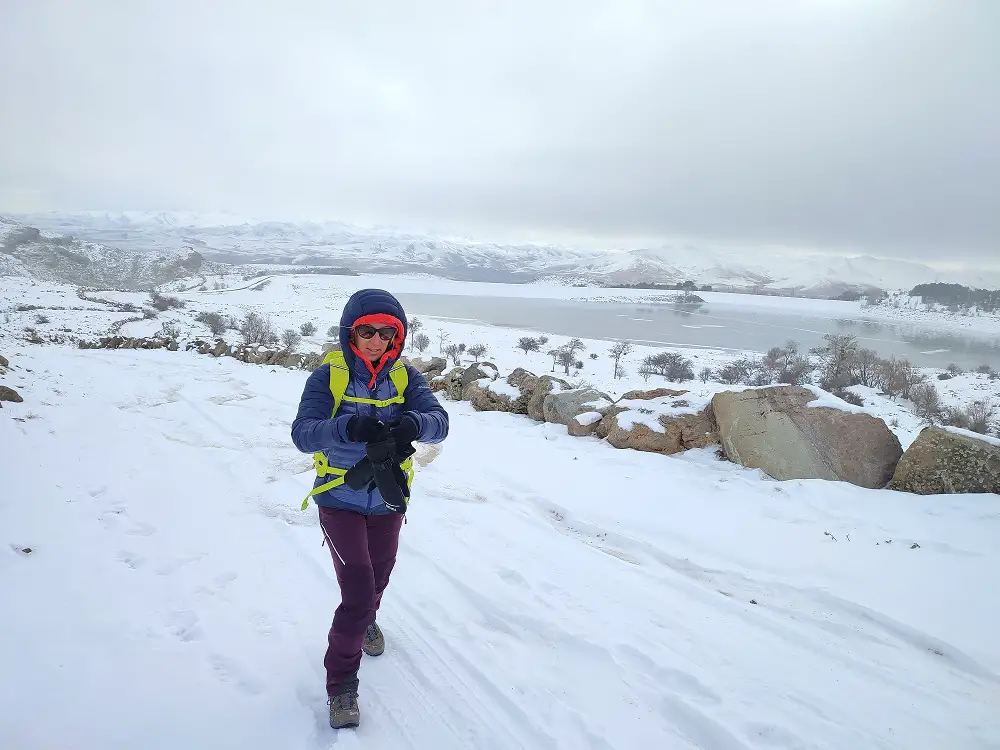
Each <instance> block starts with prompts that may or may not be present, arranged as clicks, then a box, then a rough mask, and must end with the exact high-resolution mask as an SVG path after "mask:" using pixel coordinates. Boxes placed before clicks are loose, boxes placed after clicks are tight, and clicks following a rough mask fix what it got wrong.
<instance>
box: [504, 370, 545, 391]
mask: <svg viewBox="0 0 1000 750" xmlns="http://www.w3.org/2000/svg"><path fill="white" fill-rule="evenodd" d="M507 382H508V383H510V384H511V385H512V386H514V387H515V388H520V389H521V392H522V393H523V392H524V391H525V390H528V391H534V390H535V388H536V387H537V386H538V376H537V375H535V374H534V373H531V372H528V371H527V370H525V369H524V368H523V367H518V368H516V369H515V370H514V372H512V373H511V374H510V375H508V376H507Z"/></svg>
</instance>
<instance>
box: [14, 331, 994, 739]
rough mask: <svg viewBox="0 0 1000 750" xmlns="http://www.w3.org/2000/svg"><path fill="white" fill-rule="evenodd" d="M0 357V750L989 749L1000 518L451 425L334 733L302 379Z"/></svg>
mask: <svg viewBox="0 0 1000 750" xmlns="http://www.w3.org/2000/svg"><path fill="white" fill-rule="evenodd" d="M4 347H5V349H6V352H7V354H8V356H9V357H10V359H11V363H12V365H14V366H15V367H16V369H15V370H13V371H12V375H11V376H9V377H8V380H9V381H10V383H11V385H14V386H16V387H18V388H19V389H20V390H21V393H22V395H23V396H24V397H25V403H23V404H8V405H6V406H5V408H4V410H3V412H2V414H0V428H2V435H0V444H2V445H4V446H5V450H4V451H3V453H2V454H0V472H2V476H3V477H4V480H5V481H4V485H5V492H4V502H3V503H0V535H2V537H3V538H2V540H0V541H2V544H0V600H2V601H3V602H4V626H5V627H4V638H3V639H2V640H0V663H3V664H4V665H5V669H4V670H3V675H4V677H5V679H3V680H2V681H0V702H2V704H3V705H4V711H3V713H2V714H0V746H3V747H42V746H45V747H56V746H58V747H68V746H72V747H108V748H116V747H121V748H126V747H143V748H168V747H169V748H173V747H185V746H186V747H200V746H205V745H206V744H211V745H212V746H214V747H240V748H244V749H246V750H252V749H253V748H273V747H290V748H291V747H294V748H315V747H328V746H330V744H331V743H333V742H338V743H339V742H342V743H346V746H347V747H386V748H389V747H414V748H428V749H430V748H434V749H435V750H436V749H438V748H451V747H454V748H458V747H469V746H473V747H496V748H509V747H565V748H578V747H587V746H597V747H605V748H607V747H614V748H617V747H621V748H633V747H678V748H683V747H689V748H712V749H714V748H720V747H725V748H750V747H756V746H761V743H764V745H765V746H774V743H776V742H779V743H780V744H781V746H785V747H829V748H841V747H857V748H867V747H872V748H875V747H878V748H921V747H926V748H931V747H962V748H987V747H991V746H995V744H996V742H998V741H1000V728H998V726H997V723H996V721H995V702H994V701H995V695H996V690H997V686H998V684H1000V677H998V674H997V672H998V670H1000V646H998V643H997V641H996V638H995V633H994V627H993V624H994V623H995V622H996V621H997V619H998V617H1000V603H998V601H997V599H996V597H990V596H986V595H983V592H981V591H980V589H979V587H978V586H977V585H976V584H975V582H976V581H988V580H993V579H994V578H996V576H997V575H1000V550H998V549H997V547H996V544H995V539H996V536H997V534H998V533H1000V510H998V509H997V506H996V503H995V498H994V497H991V496H981V495H980V496H976V495H969V496H950V497H919V496H913V495H903V494H898V493H893V492H889V491H867V490H861V489H859V488H855V487H851V486H849V485H844V484H839V483H829V482H822V481H794V482H784V483H780V484H777V483H773V482H769V481H762V480H761V478H760V475H759V473H758V472H750V471H746V470H743V469H740V468H739V467H736V466H733V465H730V464H726V463H722V462H718V461H714V460H709V459H708V458H707V455H703V454H707V453H710V451H693V452H691V453H690V454H685V456H684V457H681V458H672V457H671V458H668V457H663V456H657V455H651V454H642V453H639V452H634V451H617V450H615V449H613V448H611V447H610V446H608V445H607V444H605V443H600V442H597V441H585V440H580V439H577V438H572V437H569V436H568V435H566V434H565V432H564V428H563V431H562V432H561V433H560V432H559V431H558V430H556V429H553V428H556V427H559V426H555V425H536V424H535V423H534V422H532V421H531V420H528V419H526V418H524V417H520V416H516V415H508V414H500V413H477V412H475V411H473V410H472V409H471V408H470V406H469V405H468V404H465V403H460V404H459V403H451V402H446V406H447V408H448V410H449V411H450V413H451V416H452V420H453V421H452V425H453V426H452V436H451V437H450V438H449V440H448V441H447V442H446V443H445V444H444V446H443V450H442V452H441V454H440V456H439V457H438V458H437V459H436V460H435V461H434V462H433V463H431V464H430V465H429V466H426V467H425V468H423V469H421V470H419V471H418V476H417V479H416V482H415V493H414V498H413V502H412V506H411V511H410V513H409V523H408V524H407V525H406V526H405V527H404V531H403V536H402V541H401V548H400V555H399V561H398V563H397V566H396V569H395V571H394V574H393V580H392V583H391V584H390V588H389V590H388V591H387V594H386V597H385V602H384V605H383V610H382V613H381V614H380V618H379V619H380V623H381V624H382V627H383V629H384V631H385V633H386V638H387V643H388V646H387V652H386V654H385V655H384V656H382V657H380V658H379V659H369V658H367V657H366V659H365V661H364V662H363V666H362V672H361V680H362V688H361V699H360V702H361V707H362V711H363V718H362V725H361V727H360V728H359V729H358V730H356V731H347V732H342V733H340V734H339V735H336V734H335V733H333V732H332V730H330V729H329V728H328V727H327V726H326V724H325V715H324V713H325V711H326V705H325V702H324V698H325V696H324V693H323V681H322V655H323V649H324V647H325V632H326V629H327V627H328V625H329V621H330V618H331V616H332V613H333V610H334V608H335V606H336V601H337V587H336V582H335V579H334V574H333V568H332V565H331V564H330V560H329V553H328V551H327V550H326V549H325V548H324V547H322V546H321V545H320V542H321V541H322V537H321V534H320V533H319V529H318V527H317V524H316V516H315V512H314V510H310V511H308V512H306V513H300V512H299V511H297V506H298V503H299V501H300V499H301V497H302V496H303V495H304V493H305V491H306V488H307V487H308V485H309V483H310V476H311V474H310V472H309V471H308V466H309V463H310V461H309V457H308V456H305V455H302V454H299V453H297V452H296V451H295V450H294V448H293V447H292V446H291V444H290V442H289V439H288V428H289V423H290V420H291V418H292V417H293V415H294V412H295V407H296V404H297V399H298V396H299V394H300V392H301V387H302V385H303V382H304V380H305V377H306V373H302V372H295V371H286V370H283V369H280V368H266V367H256V366H253V365H245V364H242V363H239V362H236V361H234V360H231V359H228V358H222V359H213V358H210V357H204V356H198V355H195V354H191V353H183V352H178V353H171V352H165V351H94V350H87V351H81V350H75V349H70V348H66V347H32V346H28V345H20V344H16V343H15V344H12V343H11V342H10V341H7V342H5V343H4ZM28 370H30V371H31V372H30V373H29V372H28ZM67 445H72V446H73V447H72V450H71V451H70V452H67V449H66V446H67ZM482 446H490V447H491V450H483V449H482ZM499 456H502V457H503V458H502V460H499V459H498V457H499ZM67 462H68V465H69V466H70V467H71V470H69V471H67ZM663 487H671V488H683V490H682V491H675V490H672V491H670V492H663V490H662V488H663ZM825 532H829V533H830V534H831V535H832V537H830V536H827V535H826V533H825ZM834 537H835V538H836V540H837V541H834V540H833V538H834ZM848 537H849V540H848ZM889 540H892V541H891V543H890V542H889ZM913 542H918V543H919V544H920V547H919V548H918V549H911V546H912V544H913ZM27 548H30V549H31V550H32V552H31V553H24V552H22V551H20V550H23V549H27ZM112 701H113V702H114V706H115V711H114V712H113V713H112V712H109V711H108V710H107V707H108V705H110V704H111V702H112ZM165 717H169V720H164V718H165Z"/></svg>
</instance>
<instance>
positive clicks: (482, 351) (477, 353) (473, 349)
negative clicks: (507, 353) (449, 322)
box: [459, 344, 490, 362]
mask: <svg viewBox="0 0 1000 750" xmlns="http://www.w3.org/2000/svg"><path fill="white" fill-rule="evenodd" d="M459 346H460V347H461V345H459ZM489 350H490V348H489V347H488V346H486V344H473V345H472V346H470V347H469V356H470V357H472V358H473V359H475V360H476V362H478V361H479V360H480V359H481V358H482V357H484V356H486V352H488V351H489Z"/></svg>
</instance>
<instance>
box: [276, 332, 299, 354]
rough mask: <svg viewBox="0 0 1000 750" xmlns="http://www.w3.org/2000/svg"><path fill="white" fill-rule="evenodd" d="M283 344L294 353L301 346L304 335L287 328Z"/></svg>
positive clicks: (282, 335) (283, 334) (282, 338)
mask: <svg viewBox="0 0 1000 750" xmlns="http://www.w3.org/2000/svg"><path fill="white" fill-rule="evenodd" d="M281 343H282V344H284V346H285V348H286V349H287V350H288V351H290V352H294V351H295V350H296V349H297V348H298V346H299V344H301V343H302V334H300V333H299V332H298V331H295V330H293V329H291V328H286V329H285V331H284V333H282V334H281Z"/></svg>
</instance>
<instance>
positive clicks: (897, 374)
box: [877, 358, 925, 398]
mask: <svg viewBox="0 0 1000 750" xmlns="http://www.w3.org/2000/svg"><path fill="white" fill-rule="evenodd" d="M877 373H878V384H879V387H881V389H882V390H883V391H884V392H885V393H887V394H888V395H889V396H890V397H892V398H896V396H902V397H903V398H910V396H911V394H912V391H913V386H915V385H917V384H918V383H921V382H923V381H924V380H925V376H924V375H923V374H922V373H921V372H920V371H919V370H917V369H916V368H915V367H914V366H913V365H911V364H910V363H909V361H908V360H905V359H895V358H893V359H883V360H881V361H880V362H879V363H878V370H877Z"/></svg>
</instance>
